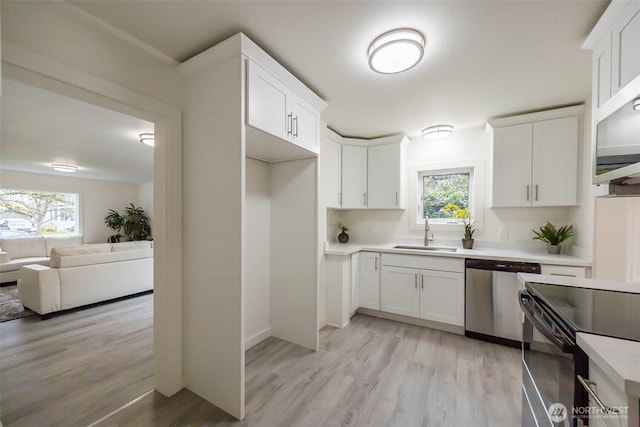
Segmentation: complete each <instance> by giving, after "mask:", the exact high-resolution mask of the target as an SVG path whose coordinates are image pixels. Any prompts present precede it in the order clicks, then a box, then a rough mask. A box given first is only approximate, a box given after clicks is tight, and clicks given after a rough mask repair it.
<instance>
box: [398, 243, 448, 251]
mask: <svg viewBox="0 0 640 427" xmlns="http://www.w3.org/2000/svg"><path fill="white" fill-rule="evenodd" d="M394 248H395V249H412V250H418V251H429V252H456V251H457V250H458V249H457V248H448V247H444V246H413V245H396V246H394Z"/></svg>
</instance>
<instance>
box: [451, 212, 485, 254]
mask: <svg viewBox="0 0 640 427" xmlns="http://www.w3.org/2000/svg"><path fill="white" fill-rule="evenodd" d="M444 213H445V214H447V215H449V216H450V217H451V218H454V219H457V220H459V221H461V222H462V224H463V225H464V237H463V238H462V247H463V248H464V249H473V242H474V240H473V234H474V233H475V232H476V231H478V229H477V228H475V227H474V226H473V224H475V221H472V220H471V213H470V212H469V209H467V208H464V209H462V208H460V207H459V206H458V205H455V204H453V203H449V204H447V205H446V206H445V207H444Z"/></svg>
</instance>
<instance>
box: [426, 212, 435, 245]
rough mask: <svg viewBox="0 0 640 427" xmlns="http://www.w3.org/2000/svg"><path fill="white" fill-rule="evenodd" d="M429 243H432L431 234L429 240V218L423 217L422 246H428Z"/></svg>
mask: <svg viewBox="0 0 640 427" xmlns="http://www.w3.org/2000/svg"><path fill="white" fill-rule="evenodd" d="M429 242H433V233H431V238H429V217H428V216H426V215H425V217H424V245H425V246H429Z"/></svg>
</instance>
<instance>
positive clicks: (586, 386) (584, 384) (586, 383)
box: [578, 375, 618, 414]
mask: <svg viewBox="0 0 640 427" xmlns="http://www.w3.org/2000/svg"><path fill="white" fill-rule="evenodd" d="M578 381H579V382H580V384H582V387H584V389H585V390H587V393H589V396H591V397H592V398H593V400H595V402H596V404H597V405H598V406H599V407H600V409H602V411H603V412H604V413H605V414H611V413H614V414H615V413H618V411H617V410H616V409H614V408H611V407H609V406H607V405H605V404H604V403H602V400H600V398H599V397H598V395H597V394H596V392H595V391H593V389H592V388H591V387H589V386H590V385H596V383H595V382H593V381H589V380H585V379H584V378H582V376H581V375H578Z"/></svg>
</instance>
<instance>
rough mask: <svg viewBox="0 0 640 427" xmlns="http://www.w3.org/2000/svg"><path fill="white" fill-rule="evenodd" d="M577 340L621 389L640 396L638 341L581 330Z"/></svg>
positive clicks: (639, 348) (630, 394) (639, 351)
mask: <svg viewBox="0 0 640 427" xmlns="http://www.w3.org/2000/svg"><path fill="white" fill-rule="evenodd" d="M577 341H578V345H579V346H580V348H581V349H582V350H583V351H584V352H585V353H586V354H587V356H589V358H590V359H592V360H593V361H594V362H595V363H597V364H598V366H600V368H602V370H603V371H604V372H605V373H606V374H607V376H609V378H611V380H612V381H613V382H614V383H615V384H616V385H617V386H618V387H619V388H620V389H621V390H623V391H624V392H625V393H626V394H627V395H629V396H638V397H640V342H637V341H628V340H621V339H617V338H611V337H605V336H601V335H593V334H585V333H582V332H579V333H578V339H577Z"/></svg>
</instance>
